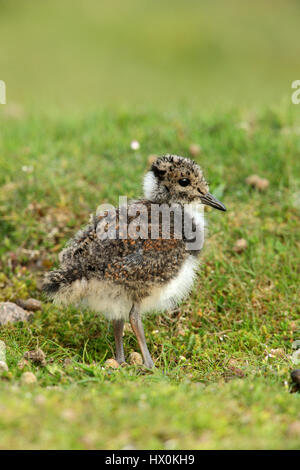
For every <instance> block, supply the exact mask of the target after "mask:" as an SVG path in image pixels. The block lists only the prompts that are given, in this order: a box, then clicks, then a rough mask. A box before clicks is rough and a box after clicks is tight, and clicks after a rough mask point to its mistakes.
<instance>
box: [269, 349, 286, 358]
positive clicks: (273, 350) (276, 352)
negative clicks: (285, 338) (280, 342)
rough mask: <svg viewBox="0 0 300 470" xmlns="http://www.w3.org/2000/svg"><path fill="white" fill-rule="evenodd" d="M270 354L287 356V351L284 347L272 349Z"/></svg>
mask: <svg viewBox="0 0 300 470" xmlns="http://www.w3.org/2000/svg"><path fill="white" fill-rule="evenodd" d="M270 354H273V356H275V357H285V352H284V349H283V348H276V349H271V350H270Z"/></svg>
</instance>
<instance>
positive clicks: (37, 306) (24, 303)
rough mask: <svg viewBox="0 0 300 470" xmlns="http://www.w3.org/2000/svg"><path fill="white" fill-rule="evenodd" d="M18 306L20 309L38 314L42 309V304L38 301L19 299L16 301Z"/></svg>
mask: <svg viewBox="0 0 300 470" xmlns="http://www.w3.org/2000/svg"><path fill="white" fill-rule="evenodd" d="M16 304H17V305H19V307H22V308H24V309H25V310H30V311H32V312H36V311H37V310H41V308H42V302H40V301H39V300H37V299H26V300H23V299H18V300H16Z"/></svg>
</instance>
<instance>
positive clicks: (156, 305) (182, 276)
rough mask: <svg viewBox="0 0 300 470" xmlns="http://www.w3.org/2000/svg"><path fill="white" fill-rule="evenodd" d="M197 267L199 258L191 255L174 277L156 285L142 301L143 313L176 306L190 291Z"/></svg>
mask: <svg viewBox="0 0 300 470" xmlns="http://www.w3.org/2000/svg"><path fill="white" fill-rule="evenodd" d="M197 268H198V260H197V258H195V257H194V256H192V255H189V257H188V258H187V259H186V261H185V262H184V263H183V265H182V267H181V268H180V270H179V272H178V274H177V276H176V277H175V278H174V279H172V280H171V281H169V282H168V283H166V284H165V285H163V286H161V287H155V288H154V289H153V291H152V293H151V295H150V296H149V297H146V298H145V299H144V300H143V301H142V303H141V313H148V312H151V311H155V310H156V311H162V310H166V309H169V308H172V307H175V306H176V305H177V304H178V303H179V302H180V301H181V300H183V299H184V297H186V296H187V294H188V293H189V292H190V290H191V288H192V285H193V282H194V280H195V277H196V272H197Z"/></svg>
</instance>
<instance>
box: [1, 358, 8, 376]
mask: <svg viewBox="0 0 300 470" xmlns="http://www.w3.org/2000/svg"><path fill="white" fill-rule="evenodd" d="M7 371H8V366H7V364H6V362H4V361H0V373H1V372H7Z"/></svg>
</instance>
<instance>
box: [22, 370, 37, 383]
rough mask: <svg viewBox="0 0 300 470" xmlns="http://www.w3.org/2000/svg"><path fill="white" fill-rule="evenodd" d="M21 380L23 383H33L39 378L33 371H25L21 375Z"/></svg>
mask: <svg viewBox="0 0 300 470" xmlns="http://www.w3.org/2000/svg"><path fill="white" fill-rule="evenodd" d="M21 382H22V384H23V385H32V384H35V383H36V382H37V379H36V376H35V375H34V374H33V373H32V372H23V374H22V376H21Z"/></svg>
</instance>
